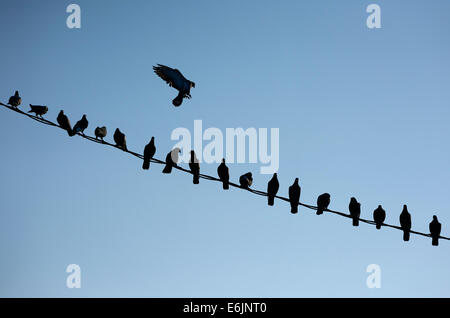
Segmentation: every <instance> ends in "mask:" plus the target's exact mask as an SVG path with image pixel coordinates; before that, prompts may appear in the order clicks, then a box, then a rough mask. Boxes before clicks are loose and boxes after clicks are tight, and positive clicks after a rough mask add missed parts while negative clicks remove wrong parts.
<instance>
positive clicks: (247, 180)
mask: <svg viewBox="0 0 450 318" xmlns="http://www.w3.org/2000/svg"><path fill="white" fill-rule="evenodd" d="M239 183H240V184H241V187H242V188H244V189H248V188H249V187H250V186H251V185H252V183H253V177H252V173H251V172H247V173H246V174H243V175H242V176H240V177H239Z"/></svg>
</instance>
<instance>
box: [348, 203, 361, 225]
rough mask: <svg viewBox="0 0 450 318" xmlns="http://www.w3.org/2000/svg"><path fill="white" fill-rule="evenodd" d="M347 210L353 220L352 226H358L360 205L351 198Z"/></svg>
mask: <svg viewBox="0 0 450 318" xmlns="http://www.w3.org/2000/svg"><path fill="white" fill-rule="evenodd" d="M348 210H349V211H350V215H351V217H352V219H353V226H358V225H359V216H360V215H361V203H359V202H358V201H357V200H356V199H355V198H353V197H352V198H351V199H350V203H349V205H348Z"/></svg>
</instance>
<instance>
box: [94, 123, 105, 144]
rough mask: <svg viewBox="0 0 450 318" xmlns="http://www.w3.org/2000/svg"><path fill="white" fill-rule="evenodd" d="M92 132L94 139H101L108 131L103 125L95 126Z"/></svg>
mask: <svg viewBox="0 0 450 318" xmlns="http://www.w3.org/2000/svg"><path fill="white" fill-rule="evenodd" d="M94 133H95V139H98V138H100V139H101V140H102V141H103V138H105V137H106V134H107V133H108V131H107V130H106V127H105V126H103V127H97V128H95V131H94Z"/></svg>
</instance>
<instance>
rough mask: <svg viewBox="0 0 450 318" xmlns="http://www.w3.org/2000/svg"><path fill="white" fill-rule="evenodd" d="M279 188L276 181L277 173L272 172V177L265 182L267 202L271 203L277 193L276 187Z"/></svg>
mask: <svg viewBox="0 0 450 318" xmlns="http://www.w3.org/2000/svg"><path fill="white" fill-rule="evenodd" d="M279 188H280V183H279V182H278V178H277V174H276V173H274V174H273V177H272V179H270V181H269V183H268V184H267V204H268V205H273V204H274V201H275V196H276V195H277V192H278V189H279Z"/></svg>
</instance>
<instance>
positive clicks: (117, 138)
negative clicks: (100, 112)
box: [113, 128, 128, 151]
mask: <svg viewBox="0 0 450 318" xmlns="http://www.w3.org/2000/svg"><path fill="white" fill-rule="evenodd" d="M113 137H114V142H115V143H116V147H118V148H121V149H122V150H123V151H128V149H127V139H126V137H125V134H123V133H122V132H121V131H120V129H119V128H116V131H115V132H114V136H113Z"/></svg>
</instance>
